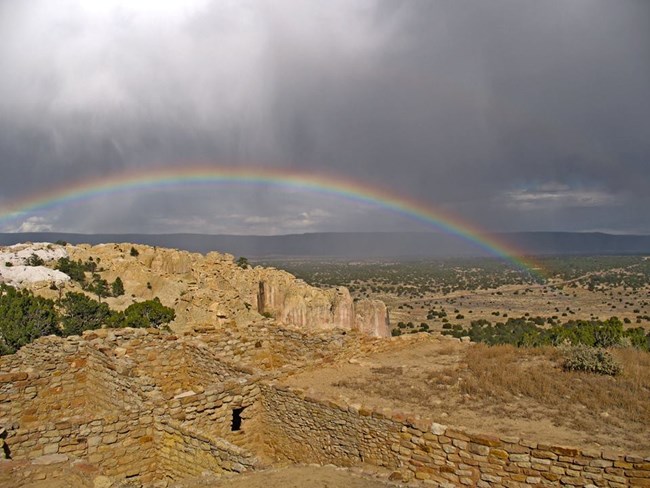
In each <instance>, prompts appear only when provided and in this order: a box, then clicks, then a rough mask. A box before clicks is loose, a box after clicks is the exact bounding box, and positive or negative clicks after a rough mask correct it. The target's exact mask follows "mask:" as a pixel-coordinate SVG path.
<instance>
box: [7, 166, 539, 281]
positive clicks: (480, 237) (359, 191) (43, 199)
mask: <svg viewBox="0 0 650 488" xmlns="http://www.w3.org/2000/svg"><path fill="white" fill-rule="evenodd" d="M214 184H250V185H273V186H278V187H284V188H295V189H298V190H301V191H307V192H317V193H323V194H328V195H332V196H336V197H343V198H345V199H347V200H352V201H357V202H361V203H365V204H370V205H372V206H376V207H380V208H383V209H387V210H390V211H393V212H395V213H398V214H401V215H404V216H406V217H408V218H410V219H412V220H416V221H419V222H422V223H424V224H426V225H428V226H430V227H434V228H436V229H439V230H441V231H443V232H445V233H448V234H452V235H456V236H459V237H461V238H463V239H464V240H466V241H468V242H471V243H473V244H474V245H476V246H477V247H479V248H481V249H483V250H485V251H487V252H489V253H490V254H492V255H495V256H498V257H500V258H503V259H505V260H507V261H510V262H512V263H513V264H515V265H516V266H518V267H520V268H522V269H525V270H527V271H529V272H531V273H532V274H534V275H536V276H541V274H542V273H541V272H542V268H541V266H540V265H539V264H537V263H535V262H533V261H532V260H531V259H530V258H526V257H524V253H523V252H522V251H520V250H518V249H516V248H514V247H513V246H511V245H509V244H508V243H506V242H504V241H502V240H498V239H496V238H495V237H493V236H490V235H488V234H487V233H486V232H485V231H483V230H481V229H479V228H478V227H476V226H475V225H472V224H470V223H469V222H465V221H463V220H461V219H460V218H459V217H457V216H454V215H452V214H451V213H448V212H445V211H442V210H439V209H436V210H434V209H432V208H431V207H430V206H429V205H427V204H425V203H423V202H419V201H417V200H415V199H412V198H409V197H405V196H403V195H398V194H397V193H395V192H392V191H390V190H389V189H387V188H382V187H379V186H371V185H367V184H363V183H360V182H354V181H351V180H349V179H342V178H335V177H332V176H330V175H325V174H318V173H307V172H301V171H296V170H294V169H290V170H289V169H278V168H273V169H272V168H260V167H250V166H248V167H214V166H202V165H199V166H189V167H188V166H184V167H181V168H170V167H165V168H154V169H151V168H150V169H147V170H143V171H131V172H124V173H119V174H115V175H112V176H108V177H102V178H96V179H90V180H86V181H81V182H76V183H72V184H68V185H66V186H62V187H59V188H55V189H50V190H47V191H45V192H42V193H38V194H36V195H31V196H28V197H25V198H21V199H18V200H14V201H13V202H11V203H10V204H8V205H4V206H1V207H0V222H3V221H7V220H13V219H16V218H18V217H22V216H25V215H28V214H30V213H33V212H37V211H39V212H40V211H44V210H49V209H52V208H56V207H61V206H65V205H68V204H74V203H77V202H81V201H84V200H88V199H92V198H95V197H99V196H106V195H115V194H120V193H124V192H133V191H146V190H158V189H164V188H172V187H179V186H185V185H214Z"/></svg>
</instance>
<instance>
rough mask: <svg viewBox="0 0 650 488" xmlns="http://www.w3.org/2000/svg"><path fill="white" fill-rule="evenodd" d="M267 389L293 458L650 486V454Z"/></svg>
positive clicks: (532, 480) (273, 437)
mask: <svg viewBox="0 0 650 488" xmlns="http://www.w3.org/2000/svg"><path fill="white" fill-rule="evenodd" d="M262 393H263V402H262V403H263V408H264V423H265V426H266V429H267V430H266V432H265V439H266V440H267V445H268V447H269V448H270V449H272V450H273V451H274V452H275V454H276V456H277V457H278V458H280V459H286V460H289V461H292V462H318V463H322V464H327V463H332V464H337V465H343V466H351V465H355V464H360V463H369V464H374V465H377V466H381V467H384V468H387V469H390V470H393V471H394V476H393V478H400V479H403V480H411V479H417V480H430V481H431V482H437V484H439V485H441V486H445V487H447V486H448V487H454V486H478V487H486V488H487V487H493V486H507V487H527V486H598V487H601V486H611V487H623V486H650V459H643V458H640V457H635V456H625V455H622V454H618V453H607V452H594V451H586V450H580V449H575V448H570V447H564V446H551V445H543V444H538V443H536V442H530V441H525V440H521V439H516V438H509V437H496V436H490V435H483V434H475V433H469V432H465V431H462V430H460V429H455V428H451V427H446V426H443V425H440V424H437V423H434V422H431V421H430V420H427V419H421V418H418V417H413V418H407V417H405V416H404V415H403V414H400V413H398V412H392V411H389V410H380V411H376V410H371V409H369V408H365V407H363V406H361V405H347V404H346V403H345V402H338V401H334V400H328V399H324V398H313V397H310V396H308V395H305V392H304V391H302V390H299V389H291V390H290V389H283V388H279V387H273V386H266V387H264V388H263V392H262Z"/></svg>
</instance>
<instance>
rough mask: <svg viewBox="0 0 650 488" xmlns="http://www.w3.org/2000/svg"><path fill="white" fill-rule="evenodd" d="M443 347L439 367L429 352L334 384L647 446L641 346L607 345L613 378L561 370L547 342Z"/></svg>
mask: <svg viewBox="0 0 650 488" xmlns="http://www.w3.org/2000/svg"><path fill="white" fill-rule="evenodd" d="M444 352H446V353H447V354H449V355H452V354H457V357H456V358H455V359H456V360H455V361H449V356H446V357H447V359H446V360H445V361H444V362H445V364H444V366H442V367H440V363H438V364H437V365H436V364H435V363H434V362H433V358H429V357H427V358H423V361H422V364H419V365H412V366H409V367H408V368H404V367H401V366H392V367H389V366H383V367H379V368H377V367H375V368H371V369H370V371H369V374H366V375H362V376H359V377H344V378H341V379H339V380H338V381H337V382H335V383H334V385H333V386H336V387H339V388H345V389H347V390H348V391H351V390H356V391H357V392H363V394H365V395H368V396H369V397H375V398H384V399H388V400H392V401H399V402H400V403H402V404H403V405H404V408H405V409H406V410H409V408H412V407H416V408H417V409H418V410H419V411H427V412H428V413H429V414H430V415H431V416H432V417H434V418H436V417H438V416H440V415H442V416H444V415H446V413H445V412H452V414H451V415H452V417H453V416H454V414H453V412H455V411H459V410H463V411H466V412H474V414H475V415H476V416H481V415H486V416H487V415H490V416H491V417H492V418H500V417H502V418H508V419H510V420H511V421H514V422H517V421H519V422H521V423H526V422H530V421H536V422H542V423H543V422H547V421H550V422H551V424H552V425H553V426H555V427H554V428H557V429H560V431H564V430H565V429H567V430H569V429H570V430H572V431H576V432H582V433H583V434H584V437H585V438H587V437H589V438H594V439H598V442H600V443H601V444H602V445H608V446H615V447H618V448H623V449H627V450H631V449H633V450H637V451H638V450H641V451H650V439H648V437H647V432H650V354H649V353H647V352H642V351H638V350H635V349H615V350H612V351H611V352H612V354H613V355H614V357H615V358H616V360H617V361H619V363H620V364H621V365H622V367H623V370H622V373H621V374H620V375H618V376H616V377H612V376H601V375H597V374H593V373H582V372H567V371H563V369H562V362H563V353H562V351H560V350H558V349H557V348H552V347H548V348H539V349H532V348H531V349H526V348H516V347H514V346H486V345H483V344H477V345H473V346H471V347H467V348H465V349H464V350H463V351H461V352H459V350H458V348H454V347H452V346H450V347H449V348H448V350H445V351H444ZM442 359H443V360H444V358H442ZM409 405H410V406H409ZM576 442H581V441H580V439H579V438H576Z"/></svg>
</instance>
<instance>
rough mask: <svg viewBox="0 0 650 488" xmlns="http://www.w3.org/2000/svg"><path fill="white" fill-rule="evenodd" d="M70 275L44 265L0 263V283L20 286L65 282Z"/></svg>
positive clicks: (68, 279)
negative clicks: (7, 264)
mask: <svg viewBox="0 0 650 488" xmlns="http://www.w3.org/2000/svg"><path fill="white" fill-rule="evenodd" d="M68 281H70V277H69V276H68V275H67V274H65V273H62V272H61V271H58V270H55V269H50V268H46V267H45V266H4V265H0V283H6V284H8V285H11V286H13V287H16V288H22V287H24V286H27V285H31V284H33V283H42V282H47V283H56V284H57V285H60V284H61V283H67V282H68Z"/></svg>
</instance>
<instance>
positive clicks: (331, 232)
mask: <svg viewBox="0 0 650 488" xmlns="http://www.w3.org/2000/svg"><path fill="white" fill-rule="evenodd" d="M3 234H6V235H19V234H69V235H87V236H101V235H124V236H127V235H143V236H161V235H168V236H181V235H196V236H215V237H219V236H230V237H283V236H303V235H318V234H423V235H439V236H445V237H449V238H451V239H453V238H459V237H458V236H455V235H453V234H449V233H446V232H440V231H435V230H433V231H427V230H405V231H399V230H395V231H391V230H388V231H383V230H370V231H311V232H287V233H284V234H235V233H232V234H231V233H218V234H213V233H206V232H79V231H58V230H34V231H0V235H3ZM487 234H489V235H512V234H585V235H594V234H596V235H606V236H621V237H650V233H648V234H641V233H622V232H605V231H590V230H510V231H494V232H487Z"/></svg>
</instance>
